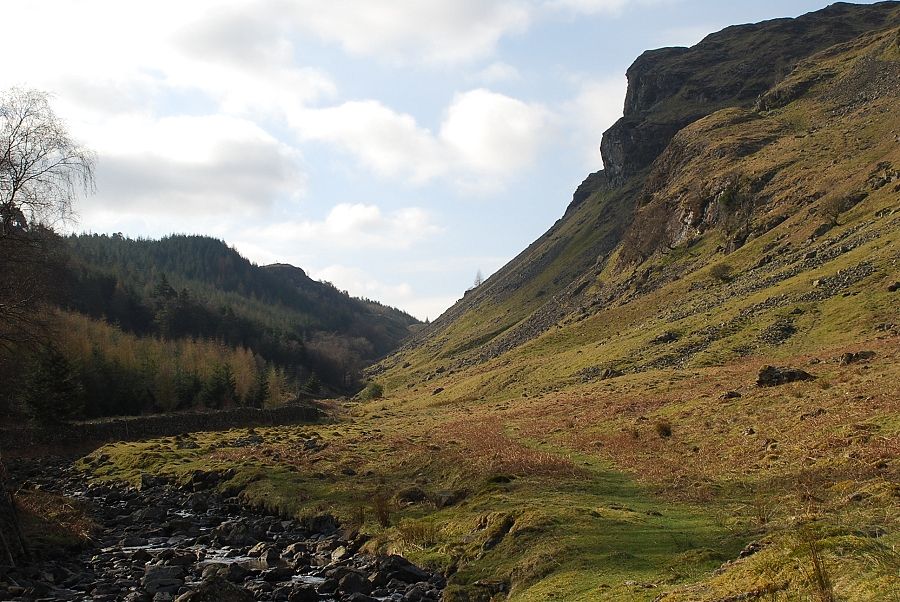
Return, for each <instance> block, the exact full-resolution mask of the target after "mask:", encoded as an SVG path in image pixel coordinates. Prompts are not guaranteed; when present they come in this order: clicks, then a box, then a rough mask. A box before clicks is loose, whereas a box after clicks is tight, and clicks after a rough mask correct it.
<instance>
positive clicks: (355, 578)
mask: <svg viewBox="0 0 900 602" xmlns="http://www.w3.org/2000/svg"><path fill="white" fill-rule="evenodd" d="M337 591H339V592H341V593H342V594H358V593H362V594H368V593H369V592H371V591H372V584H371V583H370V582H369V580H368V579H366V578H365V577H364V576H363V575H362V573H357V572H356V571H352V572H349V573H347V574H346V575H344V576H343V577H341V580H340V581H338V586H337Z"/></svg>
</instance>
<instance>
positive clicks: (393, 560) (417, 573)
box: [378, 554, 430, 583]
mask: <svg viewBox="0 0 900 602" xmlns="http://www.w3.org/2000/svg"><path fill="white" fill-rule="evenodd" d="M378 570H379V571H381V572H383V573H384V574H385V575H387V577H388V579H398V580H400V581H403V582H405V583H418V582H420V581H427V580H428V578H429V577H430V575H429V574H428V573H427V572H425V571H423V570H422V569H420V568H419V567H417V566H416V565H414V564H413V563H411V562H410V561H408V560H407V559H405V558H403V557H402V556H397V555H396V554H393V555H391V556H386V557H385V558H382V559H381V560H380V561H379V562H378Z"/></svg>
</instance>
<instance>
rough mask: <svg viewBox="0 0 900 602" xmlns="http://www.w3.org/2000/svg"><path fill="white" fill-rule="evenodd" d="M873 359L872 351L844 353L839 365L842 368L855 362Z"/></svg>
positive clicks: (873, 353)
mask: <svg viewBox="0 0 900 602" xmlns="http://www.w3.org/2000/svg"><path fill="white" fill-rule="evenodd" d="M873 357H875V352H874V351H857V352H856V353H845V354H843V355H842V356H841V360H840V363H841V365H842V366H849V365H850V364H855V363H857V362H864V361H866V360H870V359H872V358H873Z"/></svg>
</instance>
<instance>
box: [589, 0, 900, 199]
mask: <svg viewBox="0 0 900 602" xmlns="http://www.w3.org/2000/svg"><path fill="white" fill-rule="evenodd" d="M898 24H900V3H898V2H880V3H878V4H874V5H868V6H859V5H852V4H847V3H836V4H833V5H831V6H829V7H828V8H826V9H823V10H820V11H817V12H813V13H809V14H807V15H803V16H801V17H798V18H796V19H775V20H772V21H765V22H762V23H757V24H753V25H738V26H734V27H728V28H726V29H723V30H722V31H720V32H718V33H714V34H712V35H709V36H707V37H706V38H704V39H703V41H701V42H700V43H699V44H697V45H695V46H692V47H691V48H662V49H659V50H650V51H648V52H645V53H644V54H642V55H641V56H640V57H638V59H637V60H636V61H635V62H634V63H633V64H632V65H631V67H630V68H629V69H628V71H627V72H626V75H627V77H628V91H627V93H626V96H625V107H624V114H623V117H622V118H621V119H620V120H619V121H617V122H616V123H615V124H614V125H613V126H612V127H611V128H610V129H609V130H607V131H606V132H605V133H604V134H603V140H602V142H601V145H600V149H601V152H602V155H603V167H604V171H605V172H606V175H607V177H608V179H609V181H610V182H611V183H612V184H621V183H622V182H623V181H624V180H625V179H626V178H627V177H629V176H631V175H633V174H635V173H637V172H639V171H641V170H642V169H644V168H646V167H647V166H649V165H650V164H651V163H652V162H653V161H654V160H655V159H656V158H657V157H658V156H659V155H660V154H661V153H662V152H663V150H665V148H666V147H667V146H668V144H669V141H670V140H671V139H672V137H673V136H674V135H675V134H676V133H677V132H678V131H679V130H681V129H682V128H684V127H685V126H687V125H689V124H690V123H693V122H694V121H696V120H698V119H700V118H701V117H704V116H706V115H709V114H711V113H713V112H715V111H717V110H719V109H722V108H725V107H746V108H749V107H752V106H754V104H755V103H756V102H757V99H758V98H759V97H760V95H762V94H763V93H764V92H766V91H767V90H768V89H769V88H771V87H772V86H773V85H774V84H775V83H776V82H778V81H779V80H780V79H782V78H783V77H785V76H786V75H788V74H789V73H790V71H791V70H792V69H793V67H794V66H795V65H796V64H797V62H798V61H800V60H801V59H803V58H806V57H809V56H812V55H813V54H816V53H817V52H819V51H821V50H824V49H825V48H828V47H830V46H834V45H835V44H840V43H842V42H846V41H848V40H851V39H853V38H856V37H858V36H860V35H862V34H863V33H865V32H867V31H872V30H876V29H882V28H887V27H892V26H895V25H898ZM795 93H802V90H800V92H797V91H796V90H795ZM771 102H774V100H772V101H771Z"/></svg>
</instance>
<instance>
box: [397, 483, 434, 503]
mask: <svg viewBox="0 0 900 602" xmlns="http://www.w3.org/2000/svg"><path fill="white" fill-rule="evenodd" d="M427 499H428V494H427V493H425V491H424V490H423V489H422V488H421V487H415V486H414V487H407V488H406V489H402V490H401V491H399V492H398V493H397V501H398V502H399V503H401V504H418V503H419V502H424V501H425V500H427Z"/></svg>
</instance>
